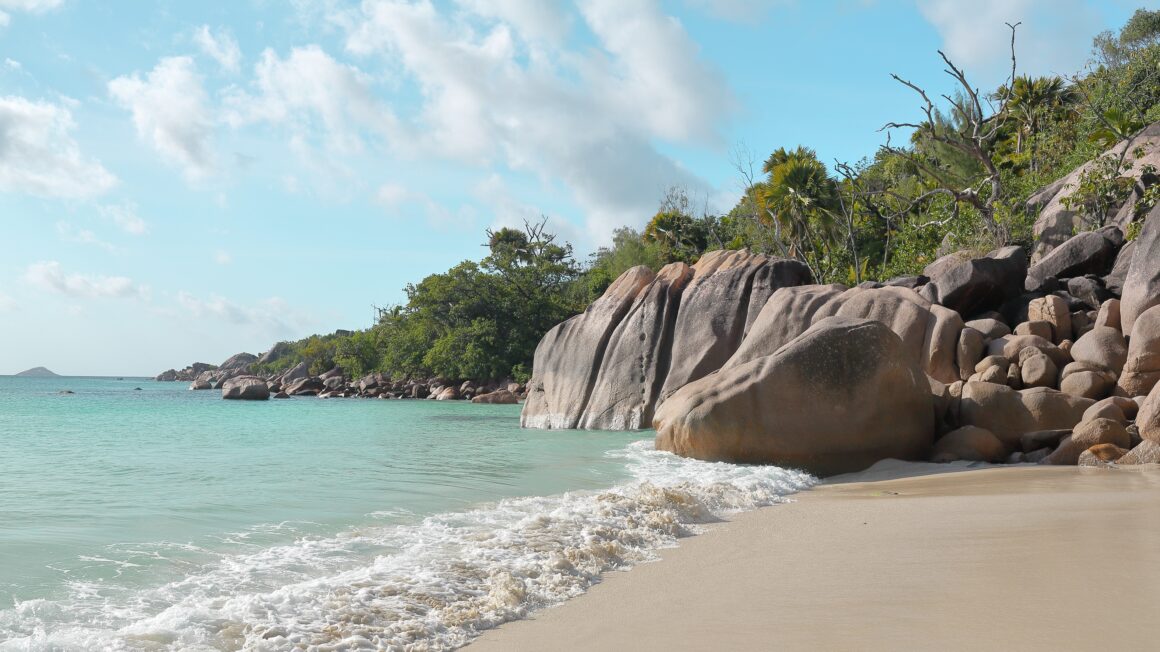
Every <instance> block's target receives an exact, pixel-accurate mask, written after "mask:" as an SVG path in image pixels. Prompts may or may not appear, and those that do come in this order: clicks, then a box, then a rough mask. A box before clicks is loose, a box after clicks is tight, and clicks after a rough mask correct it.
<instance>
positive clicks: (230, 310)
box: [177, 290, 313, 337]
mask: <svg viewBox="0 0 1160 652" xmlns="http://www.w3.org/2000/svg"><path fill="white" fill-rule="evenodd" d="M177 302H178V303H179V304H180V305H181V307H182V308H183V309H184V310H185V312H186V314H188V315H189V316H191V317H193V318H194V319H218V320H221V321H225V322H227V323H230V324H233V325H235V326H253V327H256V328H258V329H259V330H261V331H262V332H263V333H265V334H267V335H269V336H271V337H285V336H292V335H298V334H300V333H301V332H302V331H303V330H304V329H307V328H309V327H310V326H311V325H312V323H313V322H312V320H311V319H309V318H308V317H307V316H306V315H304V314H302V313H300V312H298V311H296V310H294V309H292V308H291V307H290V306H289V305H288V304H287V303H286V301H285V300H283V299H281V298H279V297H270V298H268V299H263V300H261V301H259V302H258V303H257V304H256V305H254V306H242V305H239V304H237V303H235V302H233V301H230V300H229V299H226V298H224V297H221V296H218V295H212V296H210V298H209V299H200V298H198V297H196V296H194V295H193V294H190V293H189V292H186V291H184V290H183V291H181V292H178V294H177Z"/></svg>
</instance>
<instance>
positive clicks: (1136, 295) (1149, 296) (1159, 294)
mask: <svg viewBox="0 0 1160 652" xmlns="http://www.w3.org/2000/svg"><path fill="white" fill-rule="evenodd" d="M1133 242H1134V243H1135V246H1134V247H1133V252H1132V261H1131V263H1130V264H1129V265H1128V272H1127V274H1126V275H1125V277H1124V289H1123V291H1122V293H1121V298H1120V324H1121V327H1122V328H1123V331H1124V332H1125V333H1131V332H1132V326H1133V325H1134V324H1135V323H1136V319H1138V318H1139V317H1140V315H1142V314H1144V311H1145V310H1148V309H1149V308H1151V307H1152V306H1155V305H1160V205H1157V206H1156V207H1154V208H1153V209H1152V210H1151V211H1150V212H1149V213H1148V219H1147V220H1146V221H1145V222H1144V228H1143V230H1142V231H1140V235H1139V236H1138V237H1137V238H1136V239H1135V240H1133Z"/></svg>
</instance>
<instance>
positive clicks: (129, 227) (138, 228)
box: [97, 204, 149, 235]
mask: <svg viewBox="0 0 1160 652" xmlns="http://www.w3.org/2000/svg"><path fill="white" fill-rule="evenodd" d="M97 211H98V212H99V213H100V214H101V217H103V218H105V219H107V220H111V221H112V222H113V223H114V224H116V225H117V226H118V227H120V228H121V230H122V231H124V232H125V233H128V234H130V235H144V234H145V233H146V232H147V231H148V230H149V225H148V224H147V223H146V222H145V220H143V219H141V218H140V217H138V216H137V205H136V204H111V205H108V206H101V207H99V208H98V209H97Z"/></svg>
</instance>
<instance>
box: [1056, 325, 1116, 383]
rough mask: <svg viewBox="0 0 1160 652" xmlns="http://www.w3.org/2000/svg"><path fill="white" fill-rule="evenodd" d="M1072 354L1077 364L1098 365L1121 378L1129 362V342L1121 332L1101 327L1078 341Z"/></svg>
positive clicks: (1073, 347)
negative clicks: (1126, 363) (1125, 364)
mask: <svg viewBox="0 0 1160 652" xmlns="http://www.w3.org/2000/svg"><path fill="white" fill-rule="evenodd" d="M1070 353H1071V357H1072V359H1074V360H1075V361H1076V362H1086V363H1089V364H1092V365H1096V366H1099V367H1102V368H1104V369H1107V370H1108V371H1111V372H1112V373H1114V374H1116V375H1117V376H1119V375H1120V372H1121V371H1123V370H1124V363H1125V362H1127V361H1128V342H1127V341H1126V340H1125V339H1124V336H1123V335H1121V334H1120V331H1118V330H1116V329H1114V328H1108V327H1107V326H1099V327H1096V328H1093V329H1091V330H1090V331H1088V333H1087V334H1086V335H1084V336H1083V337H1081V338H1079V339H1078V340H1076V342H1075V344H1074V345H1072V347H1071V351H1070Z"/></svg>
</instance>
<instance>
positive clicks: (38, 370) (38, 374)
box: [16, 367, 57, 378]
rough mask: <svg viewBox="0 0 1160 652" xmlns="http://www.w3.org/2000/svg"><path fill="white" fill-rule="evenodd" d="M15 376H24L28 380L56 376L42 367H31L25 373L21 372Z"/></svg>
mask: <svg viewBox="0 0 1160 652" xmlns="http://www.w3.org/2000/svg"><path fill="white" fill-rule="evenodd" d="M16 375H17V376H26V377H30V378H51V377H53V376H56V375H57V374H54V373H52V372H51V371H49V370H48V369H45V368H44V367H33V368H31V369H29V370H27V371H21V372H20V373H18V374H16Z"/></svg>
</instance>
